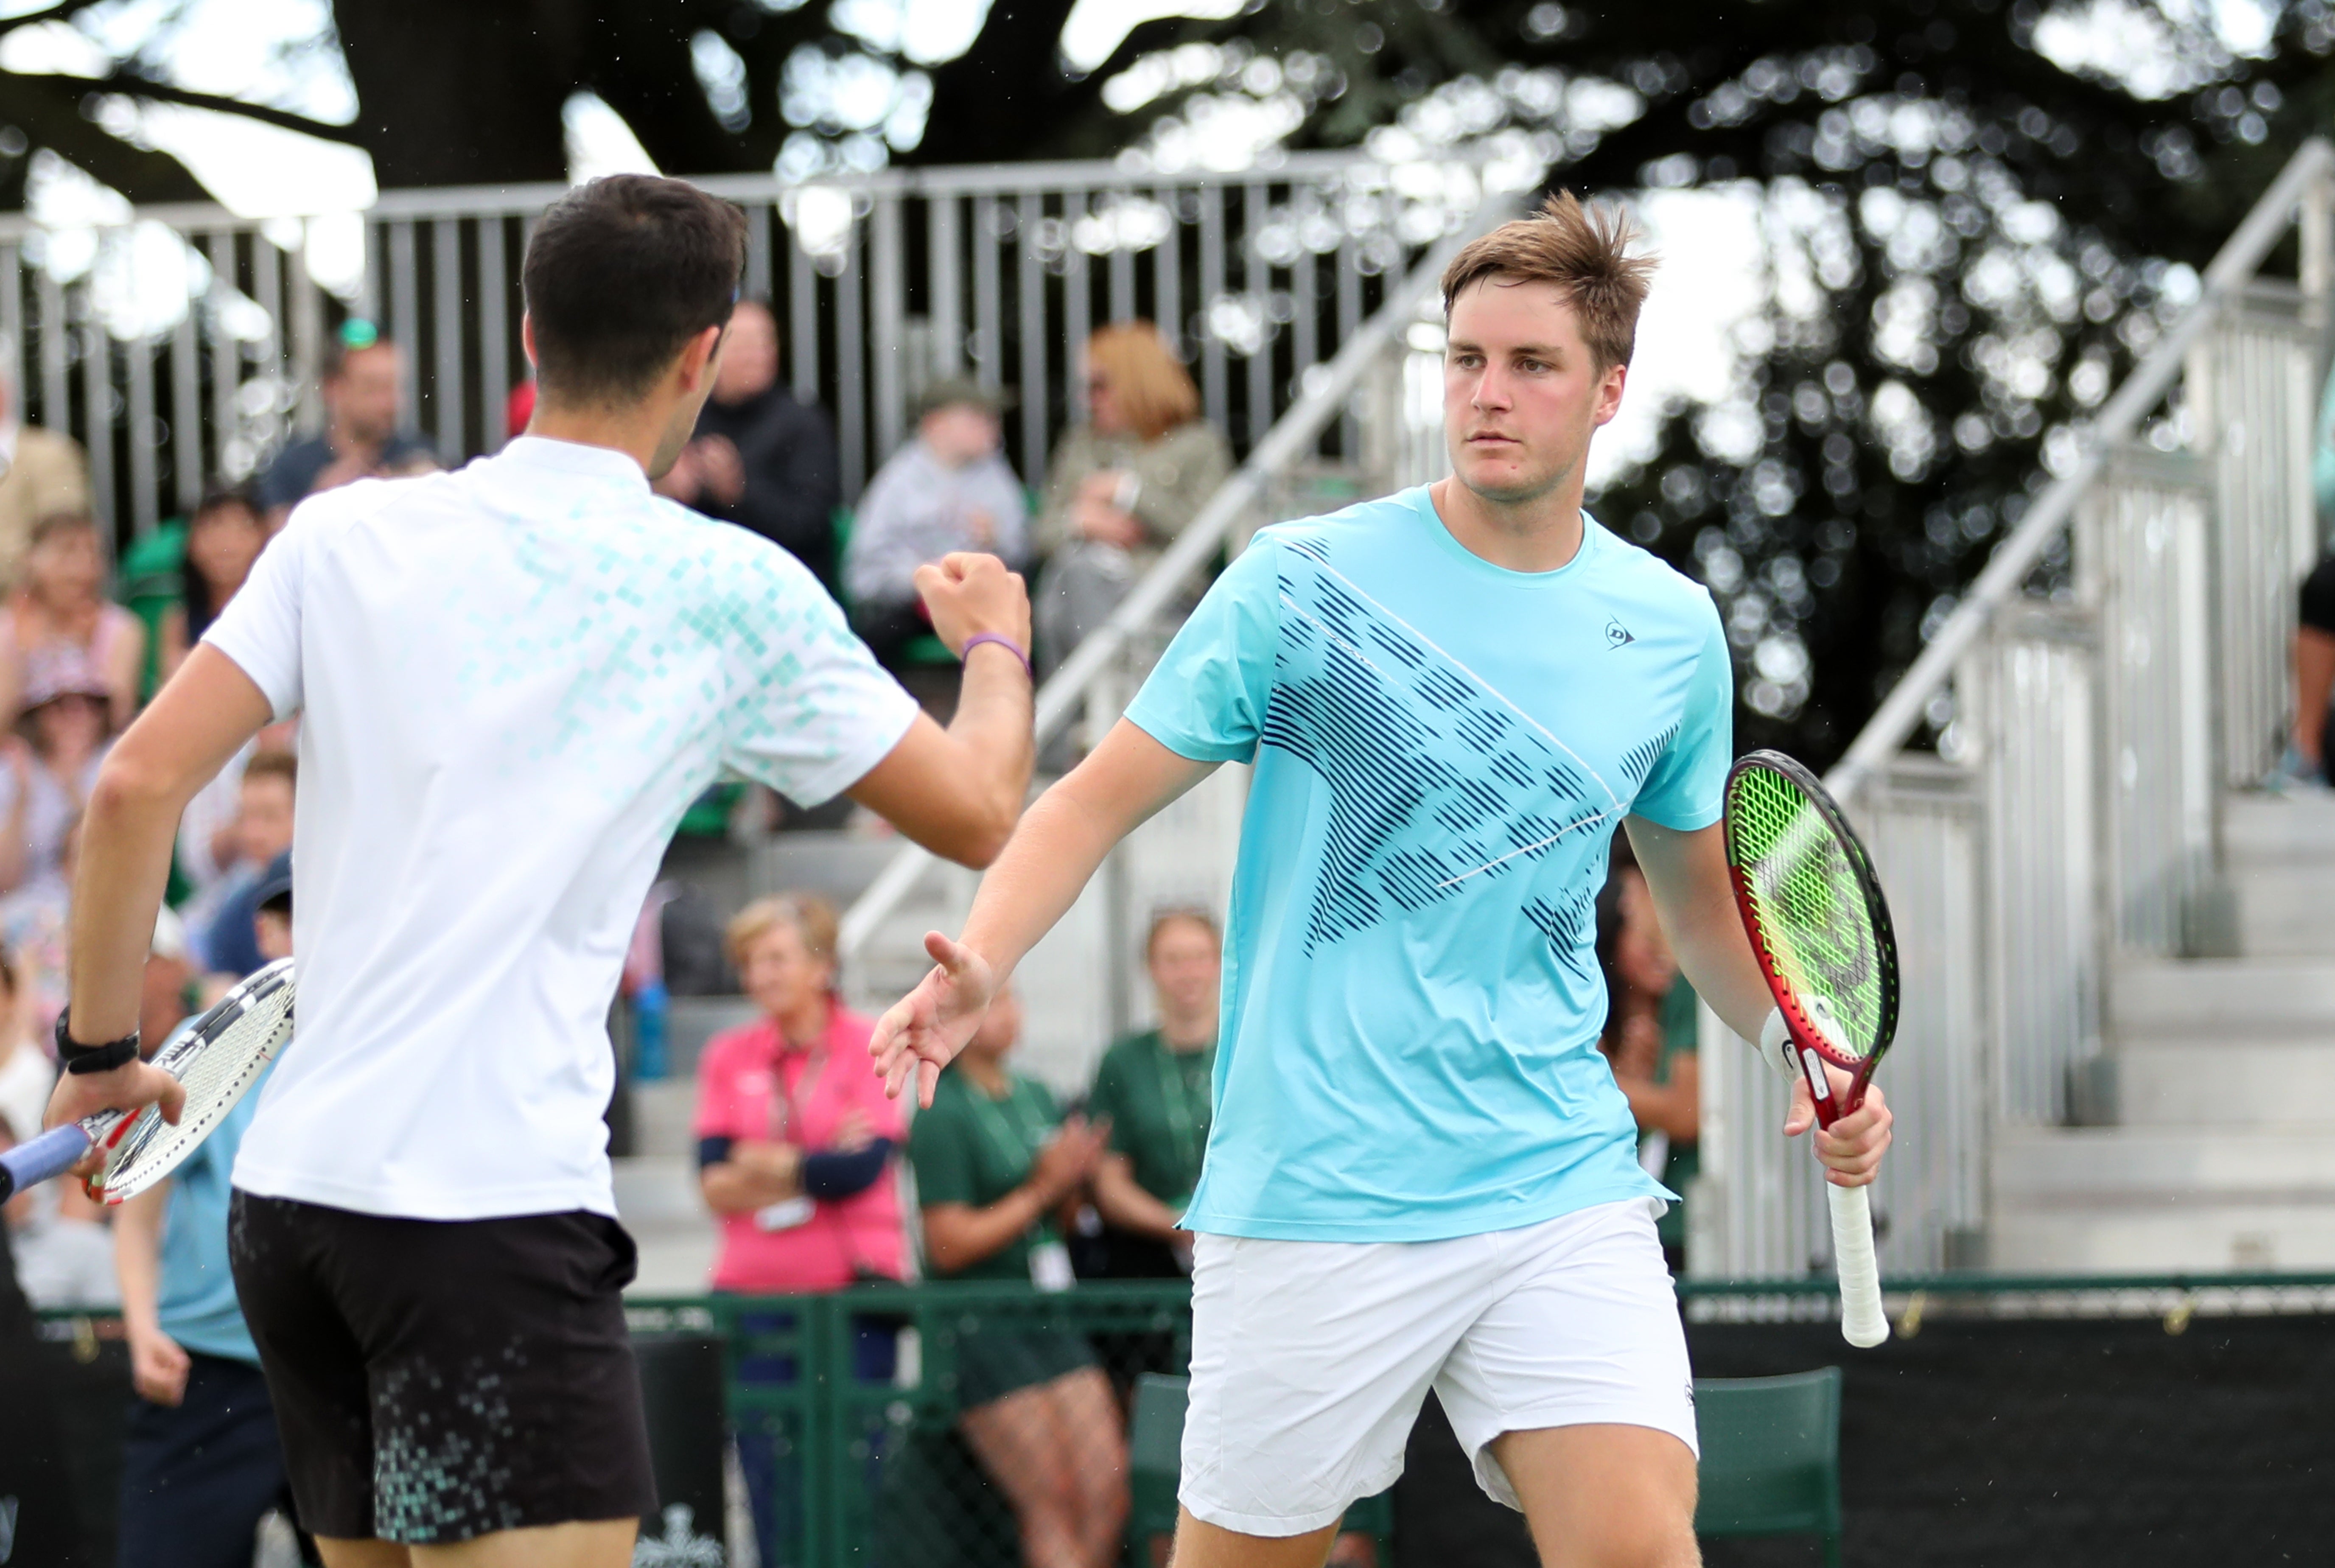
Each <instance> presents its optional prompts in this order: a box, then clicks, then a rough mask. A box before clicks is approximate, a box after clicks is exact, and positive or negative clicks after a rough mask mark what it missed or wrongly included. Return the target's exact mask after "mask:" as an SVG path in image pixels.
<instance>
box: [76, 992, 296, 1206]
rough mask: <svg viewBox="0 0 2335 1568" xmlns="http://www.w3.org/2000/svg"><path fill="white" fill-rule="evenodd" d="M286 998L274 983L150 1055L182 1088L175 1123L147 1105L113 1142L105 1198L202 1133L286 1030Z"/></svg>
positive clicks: (134, 1185) (147, 1181)
mask: <svg viewBox="0 0 2335 1568" xmlns="http://www.w3.org/2000/svg"><path fill="white" fill-rule="evenodd" d="M293 995H294V992H293V990H292V987H291V986H290V985H288V984H286V985H281V986H278V987H276V989H275V990H274V991H273V992H270V993H268V994H266V995H265V996H262V997H259V998H258V999H257V1000H256V1001H255V1002H253V1003H252V1005H251V1006H250V1007H249V1008H247V1009H246V1010H245V1011H242V1012H241V1013H239V1014H237V1016H236V1017H235V1018H233V1019H232V1020H229V1021H226V1022H225V1023H224V1024H223V1025H222V1026H221V1027H220V1028H218V1030H216V1031H205V1032H200V1033H192V1034H189V1035H188V1036H187V1037H185V1038H183V1039H181V1040H178V1041H175V1042H174V1043H173V1044H172V1045H171V1046H170V1048H168V1049H166V1050H164V1051H162V1052H161V1053H160V1054H158V1055H157V1056H156V1058H155V1062H154V1065H155V1066H157V1067H160V1068H161V1069H162V1070H164V1071H166V1072H169V1073H170V1075H171V1076H172V1077H174V1078H176V1079H178V1080H179V1083H180V1084H181V1085H182V1086H183V1087H184V1088H185V1089H186V1091H187V1100H186V1105H185V1107H184V1108H183V1109H182V1110H181V1111H180V1112H179V1120H178V1123H177V1125H175V1126H173V1125H172V1124H171V1123H170V1122H166V1121H164V1120H163V1119H162V1118H161V1114H160V1112H159V1111H157V1110H154V1109H152V1108H149V1109H147V1110H146V1111H144V1112H142V1113H141V1114H140V1116H139V1117H138V1118H136V1119H135V1120H134V1121H133V1122H132V1123H131V1126H130V1128H129V1129H128V1130H127V1131H126V1132H124V1133H123V1135H122V1136H121V1138H119V1139H118V1140H117V1141H116V1142H115V1143H114V1146H113V1152H112V1153H111V1156H109V1157H108V1158H107V1161H106V1168H105V1175H104V1176H103V1177H102V1178H101V1183H102V1186H103V1187H104V1188H105V1190H106V1192H107V1194H108V1195H109V1196H111V1197H113V1198H115V1199H116V1200H117V1201H118V1200H119V1199H120V1198H123V1197H131V1196H134V1195H137V1194H138V1193H140V1192H141V1191H143V1190H144V1189H145V1188H146V1187H148V1186H151V1185H152V1184H153V1183H154V1182H156V1181H158V1180H160V1179H161V1177H163V1176H167V1175H169V1174H170V1171H171V1170H172V1169H174V1168H175V1167H176V1166H178V1164H179V1160H180V1159H181V1158H182V1157H184V1155H185V1153H186V1152H187V1151H189V1150H190V1149H191V1148H192V1147H194V1146H195V1145H196V1144H199V1143H200V1142H201V1141H202V1140H203V1139H204V1138H205V1137H208V1136H209V1134H210V1131H211V1129H212V1128H213V1127H215V1126H216V1125H217V1124H218V1121H219V1119H220V1118H222V1117H224V1116H225V1115H226V1114H227V1113H228V1111H229V1110H232V1109H233V1108H235V1105H236V1103H237V1101H238V1100H240V1099H242V1098H243V1095H244V1091H245V1090H247V1089H249V1088H250V1086H251V1082H252V1080H253V1079H256V1078H257V1077H258V1075H259V1074H260V1073H261V1072H262V1071H264V1070H266V1066H267V1064H268V1062H269V1061H270V1060H273V1059H274V1057H275V1055H276V1050H277V1048H278V1047H279V1046H281V1044H282V1043H283V1041H284V1040H285V1039H286V1037H288V1036H289V1034H290V1033H291V1016H290V1015H291V1012H292V1002H293Z"/></svg>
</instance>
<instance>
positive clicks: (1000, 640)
mask: <svg viewBox="0 0 2335 1568" xmlns="http://www.w3.org/2000/svg"><path fill="white" fill-rule="evenodd" d="M983 643H994V644H997V645H998V646H999V647H1001V648H1003V649H1004V650H1005V651H1006V652H1007V653H1011V654H1012V655H1013V656H1014V657H1015V658H1017V659H1019V660H1021V661H1022V673H1023V674H1025V675H1027V676H1029V677H1030V679H1032V681H1035V680H1036V679H1037V678H1038V672H1037V671H1036V670H1034V669H1032V668H1031V665H1030V655H1029V654H1028V653H1023V652H1022V644H1019V643H1017V642H1015V641H1014V640H1013V639H1012V638H1011V637H1009V636H1007V635H1006V634H1004V633H1003V632H975V633H974V634H973V635H972V636H970V637H967V638H966V639H965V640H964V650H963V651H962V652H960V653H958V654H957V658H958V659H959V660H960V661H962V660H967V659H971V658H972V657H973V651H974V649H975V648H978V647H980V646H981V645H982V644H983Z"/></svg>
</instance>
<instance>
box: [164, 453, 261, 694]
mask: <svg viewBox="0 0 2335 1568" xmlns="http://www.w3.org/2000/svg"><path fill="white" fill-rule="evenodd" d="M266 544H267V519H266V516H265V515H264V514H263V513H262V512H261V510H260V507H259V500H258V498H257V497H256V496H254V495H253V494H252V493H251V491H250V490H249V489H247V488H246V487H244V486H242V485H219V486H216V487H214V488H213V489H210V490H208V491H207V492H205V494H204V496H203V498H202V499H201V500H199V501H198V502H196V503H195V514H194V516H193V517H191V518H188V519H187V560H186V570H185V572H184V573H183V574H182V586H181V587H180V589H179V603H178V604H177V605H173V606H172V607H171V608H170V609H169V610H168V611H165V612H164V613H163V616H162V678H163V679H164V680H168V679H170V677H171V676H172V675H174V674H176V673H178V670H179V662H180V661H181V660H183V659H185V658H186V656H187V650H188V649H189V648H191V647H193V646H194V645H195V644H197V643H198V642H200V641H201V640H202V635H203V634H204V633H205V632H208V630H210V624H211V622H212V621H213V620H214V619H216V618H217V616H218V613H219V612H220V611H221V610H224V609H226V608H227V602H228V600H229V599H232V598H234V597H235V595H237V592H239V591H240V590H241V589H242V587H243V585H244V580H245V579H246V578H247V577H249V576H251V567H252V563H254V562H255V561H257V560H258V559H259V552H260V551H261V549H263V548H264V547H266Z"/></svg>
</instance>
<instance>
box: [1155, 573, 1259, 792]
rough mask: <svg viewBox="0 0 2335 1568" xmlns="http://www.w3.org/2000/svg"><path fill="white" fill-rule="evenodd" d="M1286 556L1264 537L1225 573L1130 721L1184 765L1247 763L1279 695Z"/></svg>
mask: <svg viewBox="0 0 2335 1568" xmlns="http://www.w3.org/2000/svg"><path fill="white" fill-rule="evenodd" d="M1280 557H1281V550H1280V547H1279V546H1278V545H1276V544H1275V543H1274V541H1273V539H1272V538H1271V537H1270V536H1267V535H1260V536H1259V537H1257V538H1256V539H1255V541H1253V542H1252V543H1251V544H1250V546H1249V547H1248V549H1247V550H1246V551H1245V552H1244V553H1243V554H1242V556H1241V557H1240V558H1239V559H1238V560H1236V561H1235V562H1234V563H1233V564H1232V565H1231V566H1228V567H1226V569H1225V573H1224V575H1223V576H1220V577H1218V578H1217V579H1216V583H1215V584H1214V585H1213V586H1211V587H1210V588H1209V589H1208V592H1207V596H1206V597H1205V598H1203V599H1202V600H1201V601H1200V605H1199V608H1197V609H1196V610H1194V611H1193V612H1192V615H1191V619H1189V620H1187V621H1186V622H1185V623H1184V629H1183V630H1182V631H1180V632H1177V634H1176V640H1175V641H1174V642H1172V643H1170V644H1168V652H1167V653H1164V654H1162V655H1161V656H1160V659H1159V663H1158V665H1157V666H1156V667H1155V668H1154V669H1153V670H1152V672H1151V675H1150V678H1149V679H1148V680H1147V681H1145V682H1143V690H1142V691H1140V692H1137V693H1136V694H1135V701H1134V702H1132V703H1130V704H1129V706H1128V710H1127V716H1128V718H1129V720H1130V721H1132V722H1133V723H1134V724H1135V725H1136V726H1137V727H1138V728H1139V729H1141V730H1142V731H1144V732H1145V733H1146V734H1148V735H1149V736H1150V737H1151V738H1152V739H1153V740H1157V741H1158V742H1159V743H1160V744H1161V745H1162V746H1165V747H1167V748H1168V750H1170V751H1173V752H1175V753H1176V754H1177V756H1179V757H1188V758H1190V759H1191V760H1193V761H1196V762H1245V761H1247V760H1249V759H1250V758H1252V757H1254V756H1255V754H1256V742H1257V737H1258V736H1259V735H1260V734H1261V733H1262V732H1263V731H1264V711H1265V705H1266V703H1267V702H1268V701H1269V700H1270V699H1271V697H1272V694H1273V660H1274V647H1275V644H1277V642H1278V641H1279V638H1280V633H1281V573H1280Z"/></svg>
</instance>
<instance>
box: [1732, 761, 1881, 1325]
mask: <svg viewBox="0 0 2335 1568" xmlns="http://www.w3.org/2000/svg"><path fill="white" fill-rule="evenodd" d="M1726 825H1727V826H1726V840H1727V866H1728V871H1729V875H1730V876H1731V878H1732V880H1733V882H1734V884H1735V905H1736V908H1737V909H1738V910H1739V911H1740V912H1741V914H1742V916H1743V929H1744V930H1745V931H1746V932H1747V933H1749V935H1750V938H1751V947H1752V951H1753V952H1755V953H1758V954H1759V967H1760V971H1761V973H1764V974H1765V975H1766V976H1767V980H1768V991H1769V992H1771V993H1772V994H1773V995H1774V996H1775V999H1776V1008H1777V1011H1778V1012H1779V1013H1781V1014H1782V1015H1783V1020H1784V1027H1785V1030H1786V1031H1787V1032H1788V1033H1789V1034H1790V1036H1791V1038H1792V1045H1793V1056H1794V1058H1795V1060H1797V1062H1798V1063H1799V1065H1800V1068H1801V1070H1802V1071H1803V1073H1804V1074H1805V1075H1806V1076H1807V1082H1808V1092H1809V1093H1810V1094H1812V1095H1813V1096H1815V1098H1816V1112H1817V1122H1818V1123H1819V1124H1821V1125H1822V1126H1825V1127H1830V1126H1832V1124H1833V1123H1834V1122H1836V1121H1837V1120H1839V1119H1840V1118H1842V1117H1844V1116H1847V1115H1849V1114H1850V1113H1851V1112H1853V1111H1855V1109H1856V1108H1857V1107H1858V1106H1860V1105H1862V1104H1863V1103H1864V1101H1865V1085H1867V1084H1868V1083H1870V1082H1872V1081H1873V1070H1874V1069H1875V1067H1877V1066H1879V1065H1880V1063H1881V1058H1882V1056H1883V1054H1884V1053H1885V1052H1886V1051H1887V1050H1888V1049H1889V1044H1890V1041H1891V1040H1894V1038H1895V1037H1896V1033H1897V940H1896V937H1895V935H1894V934H1893V932H1892V931H1891V928H1890V924H1889V905H1888V904H1887V903H1886V902H1885V901H1884V899H1883V898H1882V896H1881V884H1880V881H1879V879H1878V878H1876V877H1875V876H1874V874H1873V863H1872V860H1871V859H1870V857H1867V856H1866V854H1865V846H1864V845H1863V844H1862V843H1860V842H1858V840H1857V837H1856V835H1855V833H1854V832H1852V831H1850V829H1849V826H1848V823H1847V820H1846V818H1843V817H1842V816H1841V812H1840V808H1839V806H1838V805H1836V803H1835V802H1834V800H1833V799H1832V797H1831V796H1830V795H1828V794H1826V792H1825V789H1824V786H1823V785H1821V784H1819V783H1817V780H1816V777H1815V775H1813V774H1811V773H1810V772H1809V771H1808V770H1807V769H1805V768H1803V767H1801V766H1800V765H1799V764H1798V763H1797V762H1795V761H1793V760H1791V759H1790V758H1789V757H1787V756H1784V755H1783V754H1782V753H1780V752H1776V751H1754V752H1751V753H1750V754H1749V755H1748V756H1746V757H1744V758H1742V759H1741V760H1739V761H1738V762H1737V763H1736V764H1735V767H1734V769H1733V770H1732V771H1730V772H1729V774H1728V776H1727V814H1726ZM1827 1062H1829V1063H1830V1064H1832V1065H1833V1066H1835V1067H1837V1068H1839V1069H1841V1070H1843V1071H1845V1072H1847V1073H1849V1074H1850V1075H1851V1077H1850V1081H1849V1086H1848V1089H1846V1092H1844V1093H1841V1094H1838V1095H1836V1094H1835V1093H1834V1092H1833V1087H1832V1082H1831V1079H1830V1078H1829V1077H1828V1076H1827V1075H1826V1072H1825V1066H1826V1063H1827ZM1871 1191H1872V1189H1871V1188H1870V1187H1862V1186H1856V1187H1844V1186H1834V1185H1832V1184H1831V1183H1830V1182H1827V1183H1826V1184H1825V1194H1826V1197H1827V1198H1829V1199H1830V1200H1831V1205H1832V1243H1833V1262H1834V1266H1835V1267H1836V1268H1837V1269H1838V1270H1839V1272H1840V1305H1841V1317H1840V1331H1841V1333H1842V1335H1843V1336H1844V1337H1845V1338H1846V1340H1847V1341H1848V1342H1849V1343H1850V1344H1852V1345H1856V1346H1859V1347H1864V1346H1870V1345H1877V1344H1879V1343H1881V1341H1884V1340H1885V1339H1887V1338H1888V1337H1889V1320H1888V1319H1887V1318H1886V1317H1885V1316H1884V1315H1883V1313H1882V1311H1881V1268H1880V1264H1879V1263H1878V1261H1877V1260H1876V1258H1875V1255H1874V1250H1873V1207H1872V1203H1871V1199H1870V1198H1869V1196H1868V1195H1869V1194H1870V1192H1871Z"/></svg>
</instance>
